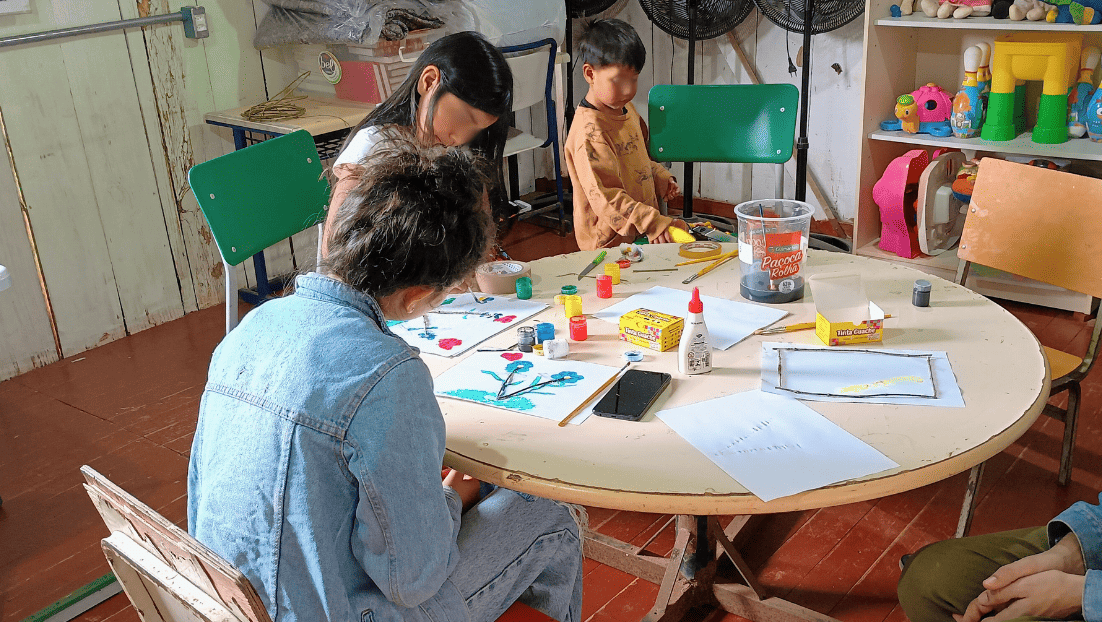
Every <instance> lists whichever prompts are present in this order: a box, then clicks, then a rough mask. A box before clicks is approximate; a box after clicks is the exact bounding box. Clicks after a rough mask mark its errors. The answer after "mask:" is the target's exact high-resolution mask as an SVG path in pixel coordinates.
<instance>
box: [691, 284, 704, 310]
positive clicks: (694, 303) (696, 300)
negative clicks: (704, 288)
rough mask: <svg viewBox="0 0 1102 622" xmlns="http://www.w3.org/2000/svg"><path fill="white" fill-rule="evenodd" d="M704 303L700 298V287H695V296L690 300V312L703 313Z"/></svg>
mask: <svg viewBox="0 0 1102 622" xmlns="http://www.w3.org/2000/svg"><path fill="white" fill-rule="evenodd" d="M703 312H704V303H703V302H701V300H700V288H699V287H694V288H693V297H692V300H690V301H689V313H703Z"/></svg>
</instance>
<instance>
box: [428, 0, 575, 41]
mask: <svg viewBox="0 0 1102 622" xmlns="http://www.w3.org/2000/svg"><path fill="white" fill-rule="evenodd" d="M460 4H462V5H463V6H464V7H465V8H466V9H467V11H465V12H459V11H456V12H455V19H454V20H453V21H451V22H449V23H448V26H447V29H448V32H459V31H462V30H474V31H477V32H480V33H482V34H483V35H485V36H486V38H487V39H489V40H490V43H492V44H494V45H496V46H499V47H504V46H507V45H519V44H522V43H531V42H533V41H539V40H541V39H548V38H550V39H554V40H555V41H556V42H558V43H559V44H561V43H562V40H563V36H564V34H565V32H566V3H565V2H552V1H549V0H461V1H460Z"/></svg>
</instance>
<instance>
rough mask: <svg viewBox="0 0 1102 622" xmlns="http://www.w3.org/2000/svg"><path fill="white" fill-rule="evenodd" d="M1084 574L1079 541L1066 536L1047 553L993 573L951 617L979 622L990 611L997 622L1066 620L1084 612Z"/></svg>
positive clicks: (1072, 535)
mask: <svg viewBox="0 0 1102 622" xmlns="http://www.w3.org/2000/svg"><path fill="white" fill-rule="evenodd" d="M1085 573H1086V569H1085V566H1084V564H1083V552H1082V550H1081V549H1080V546H1079V539H1078V538H1077V537H1076V536H1075V534H1074V533H1069V534H1068V535H1066V536H1064V537H1063V538H1062V539H1061V540H1060V541H1059V542H1057V543H1056V545H1055V546H1053V547H1052V548H1050V549H1049V550H1047V551H1043V552H1041V553H1037V554H1036V555H1030V556H1029V557H1023V558H1022V559H1019V560H1018V561H1015V562H1012V563H1009V564H1007V565H1005V566H1003V567H1002V568H999V569H998V570H996V571H995V574H993V575H991V576H990V577H988V578H987V579H985V580H984V582H983V587H984V588H985V589H984V592H983V593H981V594H980V595H979V596H977V597H976V599H975V600H973V601H972V602H971V603H969V605H968V608H967V609H966V610H965V612H964V614H963V615H959V614H953V617H954V618H955V619H956V620H957V622H978V621H979V620H980V618H982V617H983V616H985V615H988V614H990V613H991V612H993V611H998V612H999V614H998V615H996V616H995V617H994V618H993V620H996V621H1001V620H1007V619H1010V618H1014V617H1018V616H1023V615H1031V616H1040V617H1051V616H1056V617H1055V618H1052V619H1058V618H1063V617H1067V616H1069V615H1071V614H1073V613H1077V612H1078V611H1080V610H1082V608H1083V585H1084V582H1085V578H1084V577H1083V575H1084V574H1085ZM1060 612H1063V613H1060Z"/></svg>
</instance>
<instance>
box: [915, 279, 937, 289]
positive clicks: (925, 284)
mask: <svg viewBox="0 0 1102 622" xmlns="http://www.w3.org/2000/svg"><path fill="white" fill-rule="evenodd" d="M933 288H934V286H933V284H932V283H930V282H929V281H927V280H926V279H918V280H917V281H915V291H916V292H928V291H930V290H932V289H933Z"/></svg>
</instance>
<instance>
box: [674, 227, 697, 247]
mask: <svg viewBox="0 0 1102 622" xmlns="http://www.w3.org/2000/svg"><path fill="white" fill-rule="evenodd" d="M670 237H671V238H673V241H674V242H676V243H678V244H684V243H685V242H695V241H696V238H695V237H693V234H691V233H689V232H688V231H685V230H684V229H681V228H679V227H670Z"/></svg>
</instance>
